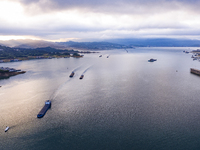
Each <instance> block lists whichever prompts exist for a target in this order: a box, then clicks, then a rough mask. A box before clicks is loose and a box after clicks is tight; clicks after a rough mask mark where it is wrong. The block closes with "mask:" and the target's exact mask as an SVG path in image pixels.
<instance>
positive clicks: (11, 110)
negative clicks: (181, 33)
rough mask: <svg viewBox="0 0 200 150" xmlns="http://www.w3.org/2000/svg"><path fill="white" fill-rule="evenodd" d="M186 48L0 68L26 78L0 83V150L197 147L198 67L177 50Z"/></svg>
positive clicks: (172, 149)
mask: <svg viewBox="0 0 200 150" xmlns="http://www.w3.org/2000/svg"><path fill="white" fill-rule="evenodd" d="M193 49H195V48H190V49H189V48H136V49H128V53H127V52H126V51H125V50H111V51H102V52H101V53H95V54H86V55H84V57H83V58H78V59H77V58H60V59H38V60H29V61H22V62H13V63H1V64H0V65H1V66H3V67H14V68H16V69H22V70H25V71H27V72H26V73H25V74H20V75H17V76H13V77H10V78H9V79H4V80H0V85H1V86H2V87H1V88H0V150H47V149H48V150H58V149H59V150H123V149H124V150H183V149H187V150H188V149H190V150H197V149H200V92H199V91H200V77H199V76H196V75H193V74H191V73H190V68H197V69H200V62H198V61H193V60H192V58H191V54H185V53H183V52H182V51H183V50H193ZM100 54H102V55H103V56H102V57H101V58H100V57H99V55H100ZM108 55H109V58H107V56H108ZM150 58H156V59H157V61H156V62H153V63H150V62H148V61H147V60H148V59H150ZM72 71H75V76H74V77H73V78H69V75H70V74H71V72H72ZM83 73H84V78H83V79H82V80H80V79H79V77H80V75H81V74H83ZM48 99H50V100H51V101H52V107H51V109H50V110H48V111H47V113H46V115H45V116H44V117H43V118H42V119H38V118H37V117H36V116H37V114H38V112H39V111H40V110H41V108H42V107H43V106H44V102H45V101H46V100H48ZM6 126H10V130H9V131H8V132H6V133H5V132H4V129H5V127H6Z"/></svg>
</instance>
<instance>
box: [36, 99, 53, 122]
mask: <svg viewBox="0 0 200 150" xmlns="http://www.w3.org/2000/svg"><path fill="white" fill-rule="evenodd" d="M49 108H51V101H50V100H47V101H46V102H45V105H44V107H43V108H42V109H41V110H40V112H39V114H38V115H37V117H38V118H42V117H43V116H44V115H45V113H46V112H47V110H48V109H49Z"/></svg>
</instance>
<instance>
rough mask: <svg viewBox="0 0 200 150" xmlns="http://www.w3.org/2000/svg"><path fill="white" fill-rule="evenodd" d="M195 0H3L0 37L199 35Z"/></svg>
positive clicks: (93, 37)
mask: <svg viewBox="0 0 200 150" xmlns="http://www.w3.org/2000/svg"><path fill="white" fill-rule="evenodd" d="M199 4H200V2H199V1H197V0H193V1H189V0H182V1H181V0H148V1H147V0H140V1H139V0H123V1H122V0H115V1H114V0H110V1H106V0H101V1H100V0H97V1H92V0H84V1H78V0H74V1H69V0H65V1H63V0H1V1H0V21H1V24H0V38H1V40H9V39H26V38H31V39H42V40H49V41H60V39H62V40H63V39H76V40H82V41H84V40H87V39H93V40H103V39H112V38H137V37H168V38H169V37H173V38H174V37H180V36H181V37H184V38H197V39H200V36H199V33H200V19H199V18H200V13H199V9H198V6H199Z"/></svg>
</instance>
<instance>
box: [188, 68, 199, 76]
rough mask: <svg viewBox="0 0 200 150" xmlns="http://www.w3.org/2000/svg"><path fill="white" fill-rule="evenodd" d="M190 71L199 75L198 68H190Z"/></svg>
mask: <svg viewBox="0 0 200 150" xmlns="http://www.w3.org/2000/svg"><path fill="white" fill-rule="evenodd" d="M190 72H191V73H193V74H196V75H198V76H200V70H198V69H194V68H190Z"/></svg>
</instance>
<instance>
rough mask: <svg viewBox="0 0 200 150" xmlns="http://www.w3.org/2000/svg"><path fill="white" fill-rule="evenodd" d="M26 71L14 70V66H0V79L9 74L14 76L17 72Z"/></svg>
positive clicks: (7, 76)
mask: <svg viewBox="0 0 200 150" xmlns="http://www.w3.org/2000/svg"><path fill="white" fill-rule="evenodd" d="M23 73H26V71H21V70H16V69H14V68H9V67H6V68H4V67H0V79H5V78H9V77H11V76H15V75H18V74H23Z"/></svg>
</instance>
